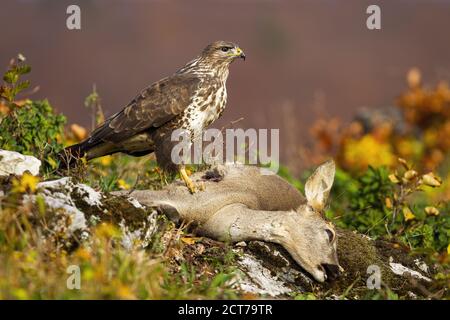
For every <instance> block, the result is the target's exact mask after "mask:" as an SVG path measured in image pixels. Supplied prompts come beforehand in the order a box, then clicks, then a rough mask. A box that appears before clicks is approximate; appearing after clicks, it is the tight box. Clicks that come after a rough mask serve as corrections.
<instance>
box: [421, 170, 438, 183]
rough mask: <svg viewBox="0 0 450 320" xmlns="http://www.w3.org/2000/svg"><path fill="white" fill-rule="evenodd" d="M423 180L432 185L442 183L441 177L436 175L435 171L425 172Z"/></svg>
mask: <svg viewBox="0 0 450 320" xmlns="http://www.w3.org/2000/svg"><path fill="white" fill-rule="evenodd" d="M422 182H423V183H424V184H425V185H427V186H430V187H439V186H440V185H441V184H442V180H441V178H439V177H438V176H436V175H435V174H434V173H433V172H430V173H427V174H424V175H423V176H422Z"/></svg>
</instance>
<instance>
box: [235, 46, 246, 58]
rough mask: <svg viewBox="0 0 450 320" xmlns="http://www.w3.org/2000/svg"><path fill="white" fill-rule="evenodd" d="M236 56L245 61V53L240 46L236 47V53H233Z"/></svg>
mask: <svg viewBox="0 0 450 320" xmlns="http://www.w3.org/2000/svg"><path fill="white" fill-rule="evenodd" d="M235 56H236V57H239V58H242V59H243V60H244V61H245V53H244V51H242V49H241V48H239V47H238V48H236V53H235Z"/></svg>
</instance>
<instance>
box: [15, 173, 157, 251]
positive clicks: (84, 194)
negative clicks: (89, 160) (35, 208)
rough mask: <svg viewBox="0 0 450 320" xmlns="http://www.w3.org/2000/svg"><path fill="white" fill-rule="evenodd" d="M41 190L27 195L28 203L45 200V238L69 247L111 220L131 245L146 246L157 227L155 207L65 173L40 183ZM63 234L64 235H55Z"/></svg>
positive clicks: (128, 247) (123, 241)
mask: <svg viewBox="0 0 450 320" xmlns="http://www.w3.org/2000/svg"><path fill="white" fill-rule="evenodd" d="M37 187H38V192H37V194H34V195H25V196H24V199H23V203H24V204H25V205H35V204H36V203H37V199H38V197H39V198H40V199H43V200H44V203H45V215H46V221H47V223H48V224H49V227H48V229H50V230H51V231H52V232H50V233H49V234H48V235H47V237H46V239H47V240H50V241H58V243H63V245H64V246H65V247H66V248H68V249H70V248H72V247H74V246H76V245H77V243H78V242H79V241H80V240H81V241H84V240H88V239H89V236H90V231H91V227H94V226H95V225H97V224H98V223H100V222H109V223H112V224H114V225H115V226H117V227H119V229H120V230H121V231H122V234H123V237H122V245H123V247H124V248H125V249H131V245H132V244H133V243H136V242H139V243H140V247H142V248H145V247H146V246H147V245H148V244H149V243H150V240H151V237H152V235H153V233H154V232H155V231H156V211H155V210H153V209H147V208H145V207H144V206H142V205H141V204H140V203H139V202H138V201H136V200H135V199H133V198H131V197H116V196H114V197H112V196H109V195H105V194H103V193H101V192H98V191H95V190H94V189H92V188H91V187H89V186H87V185H85V184H82V183H76V182H74V181H73V180H72V179H71V178H68V177H65V178H61V179H58V180H52V181H45V182H41V183H39V184H38V186H37ZM55 235H58V236H60V235H63V239H59V238H58V239H56V238H55V239H53V238H52V237H54V236H55Z"/></svg>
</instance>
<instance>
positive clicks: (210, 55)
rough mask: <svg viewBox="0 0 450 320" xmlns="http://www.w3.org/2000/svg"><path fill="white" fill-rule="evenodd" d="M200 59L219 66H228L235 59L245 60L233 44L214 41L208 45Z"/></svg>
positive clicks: (240, 51) (239, 49)
mask: <svg viewBox="0 0 450 320" xmlns="http://www.w3.org/2000/svg"><path fill="white" fill-rule="evenodd" d="M202 57H203V58H204V59H207V60H209V61H211V62H215V63H219V64H227V65H228V64H230V63H231V62H233V61H234V60H235V59H236V58H242V59H244V60H245V54H244V51H242V49H241V48H239V46H238V45H237V44H235V43H232V42H227V41H216V42H213V43H211V44H209V45H208V46H207V47H206V48H205V49H204V50H203V52H202Z"/></svg>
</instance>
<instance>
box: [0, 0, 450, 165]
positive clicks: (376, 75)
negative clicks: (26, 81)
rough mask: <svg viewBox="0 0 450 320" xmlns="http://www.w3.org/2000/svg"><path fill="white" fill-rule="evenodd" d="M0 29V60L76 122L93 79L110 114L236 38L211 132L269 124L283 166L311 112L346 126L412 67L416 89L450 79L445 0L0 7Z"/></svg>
mask: <svg viewBox="0 0 450 320" xmlns="http://www.w3.org/2000/svg"><path fill="white" fill-rule="evenodd" d="M70 4H78V5H79V6H80V7H81V19H82V29H81V30H79V31H70V30H68V29H67V28H66V18H67V14H66V8H67V6H68V5H70ZM370 4H378V5H380V6H381V10H382V29H381V30H379V31H370V30H368V29H367V28H366V18H367V14H366V13H365V12H366V8H367V6H368V5H370ZM0 26H1V42H0V64H1V65H4V66H5V67H6V65H7V63H8V61H9V59H10V58H11V57H14V56H15V55H16V54H17V53H18V52H21V53H23V54H24V55H25V56H26V57H27V58H28V62H29V63H30V64H31V66H32V68H33V70H32V74H31V76H30V77H31V80H32V84H33V85H39V86H40V90H39V91H38V92H37V93H35V94H34V95H33V96H32V97H33V98H48V99H49V100H50V102H51V103H52V104H53V105H54V106H55V107H56V108H57V109H58V110H59V111H62V112H64V113H65V114H66V115H67V116H68V118H69V121H70V122H77V123H80V124H82V125H85V126H89V125H90V115H89V113H88V111H87V109H85V108H84V105H83V103H84V99H85V97H86V96H87V95H88V94H89V93H90V92H91V90H92V86H93V84H94V83H95V84H96V86H97V90H98V92H99V93H100V95H101V97H102V101H103V106H104V108H105V111H106V114H107V115H111V114H112V113H114V112H116V111H118V110H119V109H121V108H122V107H123V106H124V105H125V104H126V103H128V102H129V100H130V99H131V98H133V97H134V96H135V95H136V94H137V93H138V92H139V91H140V90H141V89H142V88H144V87H145V86H147V85H149V84H150V83H152V82H153V81H156V80H158V79H160V78H162V77H164V76H167V75H169V74H171V73H173V72H174V71H176V70H177V69H178V68H179V67H181V66H182V65H183V64H184V63H186V62H187V61H189V60H190V59H192V58H194V57H195V56H196V55H197V54H198V53H199V52H200V51H201V49H202V48H203V47H204V46H205V45H206V44H207V43H209V42H211V41H213V40H218V39H223V40H230V41H234V42H237V43H239V44H240V45H241V47H242V48H243V49H244V51H245V53H246V55H247V57H248V59H247V60H246V61H245V62H241V61H239V62H236V63H234V64H233V65H232V67H231V69H232V70H231V73H230V78H229V80H228V97H229V100H228V105H227V110H226V111H225V113H224V115H223V117H222V119H221V120H219V121H218V122H217V123H215V124H214V126H215V127H219V128H220V127H222V126H224V125H226V124H228V123H229V122H230V121H233V120H236V119H238V118H240V117H244V118H245V119H244V121H242V122H240V123H239V124H238V125H237V126H240V127H254V128H280V137H281V140H282V144H281V148H280V149H281V151H282V159H284V160H286V158H287V157H289V155H290V154H291V155H292V152H289V150H292V149H295V148H296V147H297V146H298V145H300V144H303V143H306V142H307V141H308V139H310V138H308V127H309V126H310V125H311V123H312V122H313V121H314V119H316V118H317V117H318V116H339V117H341V118H342V119H344V120H349V119H351V117H352V115H353V114H354V112H355V110H356V109H358V108H359V107H361V106H368V107H386V106H390V105H392V104H393V103H394V101H395V98H396V96H398V95H399V94H400V93H401V92H402V90H403V89H404V88H405V86H406V85H405V80H404V79H405V74H406V72H407V70H409V69H410V68H411V67H413V66H415V67H418V68H419V69H420V70H421V71H422V74H423V76H424V81H425V82H428V83H434V82H435V81H437V80H438V79H444V80H445V79H447V80H448V79H450V40H449V39H450V36H449V31H450V1H444V0H441V1H431V0H428V1H425V0H423V1H419V0H408V1H406V0H404V1H400V0H397V1H393V0H389V1H362V0H345V1H344V0H341V1H336V0H335V1H332V0H329V1H324V0H309V1H300V0H292V1H274V0H272V1H269V0H267V1H263V0H261V1H256V0H242V1H237V0H216V1H186V0H184V1H151V0H148V1H144V0H142V1H137V0H133V1H130V0H129V1H125V0H96V1H87V0H86V1H75V0H71V1H59V0H16V1H12V0H2V2H1V8H0ZM288 147H289V148H288ZM289 160H290V161H292V159H289Z"/></svg>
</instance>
